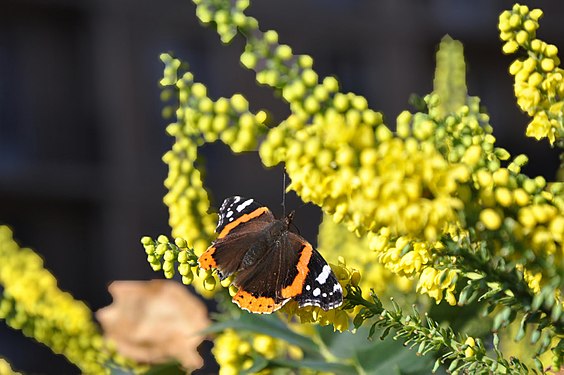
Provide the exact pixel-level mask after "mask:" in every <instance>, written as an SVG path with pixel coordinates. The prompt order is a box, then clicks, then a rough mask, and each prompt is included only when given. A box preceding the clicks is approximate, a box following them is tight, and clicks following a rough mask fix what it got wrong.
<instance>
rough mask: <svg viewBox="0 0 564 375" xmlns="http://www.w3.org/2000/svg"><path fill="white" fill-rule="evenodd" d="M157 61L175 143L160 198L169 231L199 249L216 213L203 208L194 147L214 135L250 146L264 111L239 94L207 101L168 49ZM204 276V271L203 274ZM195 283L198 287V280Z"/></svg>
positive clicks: (205, 200) (236, 146)
mask: <svg viewBox="0 0 564 375" xmlns="http://www.w3.org/2000/svg"><path fill="white" fill-rule="evenodd" d="M161 60H162V61H163V62H164V64H165V69H164V77H163V79H162V80H161V85H162V86H163V87H165V88H166V89H168V90H172V91H173V92H175V93H176V99H177V101H178V103H177V104H178V108H177V109H176V122H174V123H172V124H170V125H169V126H168V127H167V132H168V134H169V135H171V136H173V137H175V143H174V145H173V146H172V149H171V150H170V151H168V152H167V153H166V154H165V155H164V156H163V161H164V162H165V163H166V164H167V165H168V167H169V172H168V176H167V178H166V180H165V183H164V184H165V186H166V187H167V188H168V193H167V194H166V195H165V197H164V203H165V204H166V205H167V206H168V207H169V213H170V218H169V223H170V226H171V227H172V234H173V236H174V237H181V238H183V239H185V240H186V241H187V246H188V247H190V248H193V249H194V250H195V251H196V253H197V254H201V253H202V252H204V251H205V249H206V248H207V247H208V246H209V244H210V242H211V239H212V238H213V233H214V229H215V224H216V222H217V216H216V215H215V214H210V213H209V212H210V200H209V196H208V193H207V191H206V189H205V188H204V184H203V172H202V169H201V166H200V165H198V161H197V158H198V147H199V146H201V145H202V144H204V143H208V142H214V141H216V140H218V139H219V140H221V141H222V142H224V143H225V144H226V145H228V146H229V147H230V148H231V149H232V150H233V152H242V151H248V150H252V149H254V148H255V147H256V144H257V139H258V137H259V135H260V134H261V133H262V132H264V130H265V129H266V128H265V126H264V125H263V122H264V121H265V120H266V114H265V113H264V112H262V111H260V112H258V113H257V114H253V113H251V112H249V103H248V102H247V100H246V99H245V98H244V97H243V96H242V95H240V94H235V95H233V96H232V97H231V98H229V99H227V98H219V99H218V100H216V101H212V100H211V99H210V98H209V97H208V96H207V89H206V87H205V86H204V85H203V84H201V83H198V82H194V80H193V76H192V74H191V73H189V72H184V73H182V71H179V69H180V68H181V63H180V60H178V59H175V58H173V57H172V56H170V55H168V54H162V55H161ZM154 259H156V258H154ZM154 259H153V260H154ZM157 263H159V262H154V266H155V267H158V266H157ZM159 264H160V263H159ZM163 266H164V267H167V269H166V270H164V271H165V276H166V275H167V274H168V276H170V277H172V274H173V268H171V263H170V261H169V262H168V263H166V262H165V263H164V264H163ZM196 271H197V270H196V269H195V268H194V266H192V269H186V266H184V267H183V272H185V273H186V275H183V276H185V277H190V276H191V275H196V277H199V276H198V273H197V272H196ZM205 278H209V275H208V274H206V275H204V279H205ZM195 285H196V287H197V288H198V290H199V291H200V292H204V289H202V288H201V287H200V285H201V283H195ZM208 289H209V288H208ZM204 293H205V292H204Z"/></svg>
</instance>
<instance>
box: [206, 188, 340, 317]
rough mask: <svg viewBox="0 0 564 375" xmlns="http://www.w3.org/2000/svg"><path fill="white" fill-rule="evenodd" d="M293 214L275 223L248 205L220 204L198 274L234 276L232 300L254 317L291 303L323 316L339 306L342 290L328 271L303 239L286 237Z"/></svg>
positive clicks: (244, 201)
mask: <svg viewBox="0 0 564 375" xmlns="http://www.w3.org/2000/svg"><path fill="white" fill-rule="evenodd" d="M291 220H292V214H290V215H288V216H287V217H285V218H283V219H276V218H275V217H274V215H273V214H272V212H271V211H270V210H269V209H268V208H267V207H265V206H262V205H260V204H259V203H257V202H256V201H254V200H253V199H248V198H242V197H239V196H235V197H230V198H227V199H225V200H224V202H223V204H222V205H221V207H220V210H219V221H218V225H217V228H216V232H217V233H218V237H217V239H216V240H215V241H214V242H213V243H212V245H211V246H210V247H209V248H208V249H207V250H206V251H205V252H204V253H203V254H202V255H201V256H200V258H199V260H198V263H199V265H200V267H201V268H203V269H206V270H207V269H217V271H218V274H219V277H220V278H221V279H225V278H227V277H229V276H232V275H233V276H234V281H233V284H234V285H235V286H237V287H238V288H239V290H238V292H237V294H236V295H235V296H234V297H233V302H235V303H236V304H237V305H239V307H241V308H243V309H245V310H248V311H250V312H253V313H267V314H268V313H271V312H273V311H276V310H278V309H279V308H280V307H282V306H283V305H284V304H285V303H286V302H288V301H289V300H290V299H294V300H296V301H297V302H298V305H299V306H300V307H303V306H320V307H321V308H323V309H325V310H329V309H332V308H335V307H338V306H340V305H341V303H342V299H343V293H342V288H341V285H340V284H339V282H338V281H337V278H336V277H335V275H334V274H333V272H332V271H331V267H329V265H328V264H327V262H326V261H325V260H324V259H323V257H322V256H321V254H319V252H317V250H315V249H314V248H313V247H312V246H311V244H309V242H307V241H306V240H305V239H304V238H303V237H301V236H299V235H298V234H296V233H293V232H291V231H290V228H289V227H290V223H291Z"/></svg>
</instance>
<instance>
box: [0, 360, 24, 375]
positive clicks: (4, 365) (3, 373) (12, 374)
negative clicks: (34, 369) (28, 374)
mask: <svg viewBox="0 0 564 375" xmlns="http://www.w3.org/2000/svg"><path fill="white" fill-rule="evenodd" d="M0 375H21V373H20V372H16V371H14V370H12V366H10V363H9V362H8V361H6V360H5V359H4V358H0Z"/></svg>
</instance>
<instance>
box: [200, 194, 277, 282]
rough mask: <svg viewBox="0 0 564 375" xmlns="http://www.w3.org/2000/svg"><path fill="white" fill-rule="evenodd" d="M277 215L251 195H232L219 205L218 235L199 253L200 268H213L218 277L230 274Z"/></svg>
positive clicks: (222, 277) (236, 269) (236, 268)
mask: <svg viewBox="0 0 564 375" xmlns="http://www.w3.org/2000/svg"><path fill="white" fill-rule="evenodd" d="M275 220H276V219H275V218H274V215H272V212H270V210H269V209H268V208H267V207H265V206H263V205H261V204H260V203H258V202H256V201H255V200H253V199H250V198H249V199H248V198H243V197H240V196H234V197H230V198H227V199H225V200H224V201H223V203H222V205H221V207H220V209H219V220H218V224H217V228H216V232H217V233H219V235H218V237H217V239H216V240H215V241H214V242H213V243H212V245H211V246H210V247H209V248H208V249H207V250H206V251H205V252H204V253H203V254H202V255H201V256H200V258H199V259H198V263H199V265H200V268H202V269H205V270H209V269H212V268H216V269H217V270H218V273H219V276H220V278H221V279H222V280H223V279H224V278H226V277H229V276H230V275H231V274H233V273H234V272H236V271H238V270H239V269H240V267H241V263H242V260H243V259H244V257H245V254H246V253H247V251H248V250H249V249H250V248H251V246H252V245H253V244H254V243H256V241H257V240H258V238H257V237H258V236H260V233H261V232H262V230H263V229H264V228H265V227H266V226H268V225H270V224H272V222H274V221H275Z"/></svg>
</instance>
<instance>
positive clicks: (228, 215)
mask: <svg viewBox="0 0 564 375" xmlns="http://www.w3.org/2000/svg"><path fill="white" fill-rule="evenodd" d="M231 216H233V211H231V210H229V211H227V214H226V215H225V217H231Z"/></svg>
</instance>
